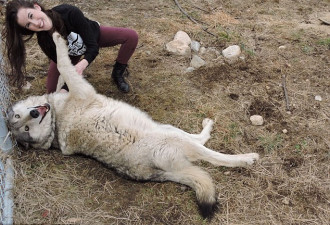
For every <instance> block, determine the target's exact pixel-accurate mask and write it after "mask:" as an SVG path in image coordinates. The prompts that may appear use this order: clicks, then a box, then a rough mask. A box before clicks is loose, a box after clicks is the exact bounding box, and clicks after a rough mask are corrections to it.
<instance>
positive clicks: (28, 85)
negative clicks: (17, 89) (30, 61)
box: [22, 81, 32, 90]
mask: <svg viewBox="0 0 330 225" xmlns="http://www.w3.org/2000/svg"><path fill="white" fill-rule="evenodd" d="M31 87H32V84H31V83H30V82H29V81H26V84H25V85H24V86H23V87H22V89H23V90H30V88H31Z"/></svg>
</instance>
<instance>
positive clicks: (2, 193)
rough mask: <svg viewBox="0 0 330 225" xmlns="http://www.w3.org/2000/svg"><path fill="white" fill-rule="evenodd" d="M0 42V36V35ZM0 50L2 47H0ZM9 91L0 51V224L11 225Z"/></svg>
mask: <svg viewBox="0 0 330 225" xmlns="http://www.w3.org/2000/svg"><path fill="white" fill-rule="evenodd" d="M0 40H1V35H0ZM0 50H2V46H1V45H0ZM10 103H11V101H10V90H9V84H8V80H7V78H6V74H5V69H4V62H3V57H2V51H0V149H1V155H0V156H1V157H0V224H4V225H11V224H13V205H14V204H13V192H12V190H13V187H14V185H13V184H14V169H13V163H12V159H11V157H10V154H11V153H12V152H13V144H12V143H13V139H12V137H11V135H10V132H8V128H7V123H6V110H7V108H8V107H9V105H10Z"/></svg>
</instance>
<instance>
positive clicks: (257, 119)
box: [250, 115, 264, 126]
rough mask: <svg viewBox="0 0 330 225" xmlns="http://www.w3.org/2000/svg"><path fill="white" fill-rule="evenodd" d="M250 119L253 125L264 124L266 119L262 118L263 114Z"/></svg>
mask: <svg viewBox="0 0 330 225" xmlns="http://www.w3.org/2000/svg"><path fill="white" fill-rule="evenodd" d="M250 121H251V123H252V125H255V126H261V125H262V124H264V119H263V118H262V116H259V115H253V116H251V117H250Z"/></svg>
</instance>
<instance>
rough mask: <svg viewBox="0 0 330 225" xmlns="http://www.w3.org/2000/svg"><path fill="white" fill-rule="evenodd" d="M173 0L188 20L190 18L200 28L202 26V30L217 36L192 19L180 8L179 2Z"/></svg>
mask: <svg viewBox="0 0 330 225" xmlns="http://www.w3.org/2000/svg"><path fill="white" fill-rule="evenodd" d="M174 2H175V4H176V5H177V6H178V8H179V9H180V11H181V12H182V13H183V14H184V15H185V16H187V17H188V19H190V20H191V21H192V22H194V23H195V24H198V25H200V26H201V28H202V30H203V31H205V32H206V33H208V34H210V35H212V36H214V37H217V35H215V34H213V33H211V32H210V31H208V28H206V27H204V26H202V25H201V24H200V23H198V22H197V20H195V19H194V18H193V17H191V16H190V15H189V14H188V13H187V12H186V11H184V10H183V9H182V7H181V6H180V4H179V3H178V1H177V0H174Z"/></svg>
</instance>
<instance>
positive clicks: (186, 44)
mask: <svg viewBox="0 0 330 225" xmlns="http://www.w3.org/2000/svg"><path fill="white" fill-rule="evenodd" d="M166 51H168V52H170V53H171V54H174V55H181V56H186V57H189V58H191V61H190V64H189V67H188V68H187V69H186V72H191V71H193V70H195V69H198V68H200V67H202V66H204V65H206V63H207V60H209V59H203V55H206V53H209V52H213V53H214V54H215V56H216V57H217V58H219V57H223V58H224V59H225V60H226V61H227V62H229V63H232V62H235V61H236V60H237V59H238V58H239V57H240V55H241V48H240V47H239V46H238V45H232V46H229V47H228V48H226V49H223V50H222V54H221V53H220V52H219V51H218V50H217V49H215V48H212V47H209V48H205V47H203V46H201V43H199V42H198V41H195V40H191V38H190V37H189V35H188V34H187V33H186V32H184V31H178V32H177V33H176V34H175V36H174V39H173V40H172V41H170V42H168V43H167V44H166Z"/></svg>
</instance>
